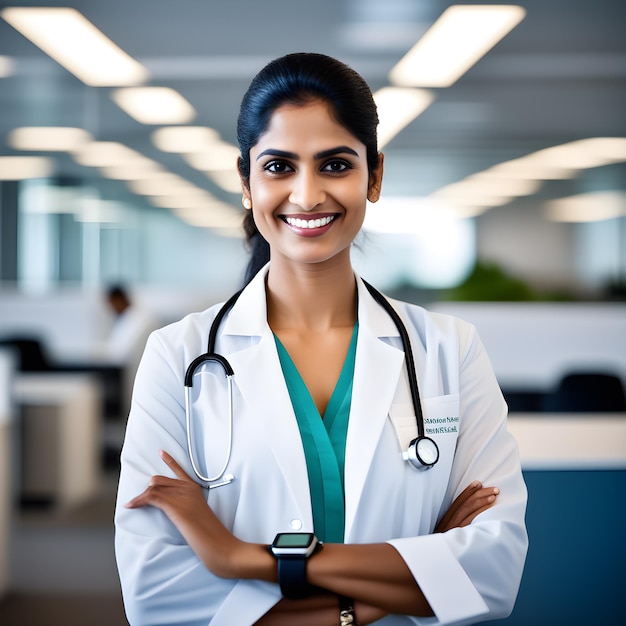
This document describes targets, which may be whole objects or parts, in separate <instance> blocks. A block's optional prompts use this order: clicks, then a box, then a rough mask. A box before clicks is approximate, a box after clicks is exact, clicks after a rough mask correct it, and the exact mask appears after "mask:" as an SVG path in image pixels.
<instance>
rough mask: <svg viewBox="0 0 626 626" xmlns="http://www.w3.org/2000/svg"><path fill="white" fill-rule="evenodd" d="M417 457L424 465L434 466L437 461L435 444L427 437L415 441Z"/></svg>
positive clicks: (437, 455) (437, 452)
mask: <svg viewBox="0 0 626 626" xmlns="http://www.w3.org/2000/svg"><path fill="white" fill-rule="evenodd" d="M416 446H417V457H418V458H419V460H420V461H421V462H422V463H423V464H424V465H428V466H430V465H434V464H435V463H436V462H437V460H438V459H439V449H438V448H437V444H436V443H435V442H434V441H433V440H432V439H430V438H428V437H422V438H421V439H418V440H417V443H416Z"/></svg>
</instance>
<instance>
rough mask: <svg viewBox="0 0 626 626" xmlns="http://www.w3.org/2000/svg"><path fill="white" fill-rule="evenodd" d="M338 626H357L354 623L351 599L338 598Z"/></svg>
mask: <svg viewBox="0 0 626 626" xmlns="http://www.w3.org/2000/svg"><path fill="white" fill-rule="evenodd" d="M339 626H359V625H358V622H357V621H356V614H355V613H354V601H353V600H352V598H346V596H339Z"/></svg>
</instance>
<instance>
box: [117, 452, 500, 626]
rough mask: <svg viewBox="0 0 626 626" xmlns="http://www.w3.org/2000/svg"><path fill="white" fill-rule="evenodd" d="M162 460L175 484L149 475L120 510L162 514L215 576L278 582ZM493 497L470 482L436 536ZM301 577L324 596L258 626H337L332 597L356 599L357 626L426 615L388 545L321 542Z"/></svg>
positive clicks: (283, 608) (260, 552) (272, 614)
mask: <svg viewBox="0 0 626 626" xmlns="http://www.w3.org/2000/svg"><path fill="white" fill-rule="evenodd" d="M161 457H162V459H163V461H164V462H165V463H166V464H167V465H168V466H169V467H170V469H171V470H172V471H173V472H174V475H175V476H176V478H168V477H166V476H154V477H153V478H152V480H151V481H150V484H149V486H148V487H147V488H146V489H145V490H144V491H143V492H142V493H141V494H140V495H138V496H137V497H135V498H133V499H132V500H131V501H130V502H128V503H127V504H126V507H127V508H138V507H143V506H154V507H157V508H159V509H161V510H162V511H163V512H164V513H165V514H166V515H167V516H168V517H169V519H170V520H171V521H172V523H173V524H174V525H175V526H176V527H177V528H178V530H179V531H180V532H181V534H182V535H183V537H184V538H185V540H186V541H187V543H188V544H189V546H190V547H191V549H192V550H193V551H194V552H195V553H196V554H197V555H198V558H199V559H200V560H201V561H202V562H203V563H204V565H205V566H206V567H207V568H208V569H209V570H210V571H211V572H213V573H214V574H215V575H217V576H220V577H222V578H236V579H257V580H264V581H268V582H276V580H277V568H276V561H275V559H274V557H273V556H272V555H271V554H270V553H269V551H268V550H267V548H266V546H264V545H262V544H254V543H249V542H245V541H242V540H240V539H238V538H237V537H235V536H234V535H233V534H232V533H231V532H230V531H229V530H228V529H227V528H226V527H225V526H224V525H223V524H222V523H221V521H220V520H219V519H218V518H217V516H216V515H215V514H214V513H213V511H212V510H211V508H210V507H209V506H208V505H207V502H206V499H205V496H204V493H203V491H202V488H201V487H200V486H199V485H198V484H197V483H196V482H195V481H193V480H192V479H191V478H190V477H189V476H188V475H187V474H186V472H185V471H184V470H183V469H182V468H181V467H180V465H179V464H178V463H177V462H176V461H175V460H174V459H173V458H172V457H171V456H170V455H169V454H168V453H167V452H161ZM498 493H499V490H498V489H497V488H496V487H483V486H482V485H481V484H480V483H479V482H477V481H475V482H473V483H471V484H470V485H469V486H468V487H467V488H466V489H465V490H464V491H463V492H462V493H461V494H460V495H459V496H458V497H457V499H456V500H455V501H454V502H453V503H452V505H451V506H450V508H449V510H448V511H447V512H446V514H445V515H444V516H443V517H442V519H441V520H440V521H439V523H438V524H437V527H436V528H435V532H445V531H447V530H450V529H451V528H456V527H462V526H466V525H468V524H469V523H471V521H472V520H473V519H474V518H475V517H476V516H477V515H478V514H479V513H481V512H482V511H485V510H486V509H488V508H489V507H491V506H492V505H493V503H494V502H495V500H496V497H497V495H498ZM307 579H308V580H309V582H310V583H311V584H313V585H315V586H317V587H321V588H323V589H326V590H328V593H326V594H320V595H316V596H313V597H311V598H308V599H305V600H286V599H284V600H281V601H280V602H279V603H278V604H277V605H276V606H275V607H274V608H273V609H272V610H271V611H269V612H268V613H267V614H266V615H265V616H264V617H263V618H261V620H259V622H257V624H258V626H281V625H282V624H285V625H287V624H291V623H293V620H294V619H295V618H297V620H298V623H299V624H302V625H303V626H306V625H307V624H309V623H310V624H312V625H315V626H321V625H323V624H329V625H331V624H332V625H333V626H334V625H335V624H337V621H338V609H337V596H338V595H345V596H349V597H351V598H354V599H355V609H356V613H357V615H358V619H359V623H360V624H369V623H371V622H373V621H376V620H378V619H381V618H382V617H384V616H385V615H386V614H388V613H399V614H405V615H432V610H431V608H430V606H429V604H428V602H427V601H426V598H425V597H424V595H423V594H422V592H421V590H420V589H419V586H418V585H417V583H416V582H415V579H414V578H413V576H412V574H411V572H410V571H409V569H408V567H407V565H406V564H405V562H404V560H403V559H402V557H401V556H400V554H399V553H398V552H397V551H396V549H395V548H394V547H393V546H391V545H389V544H387V543H378V544H359V545H353V544H349V545H348V544H346V545H344V544H326V545H325V546H324V549H323V550H322V551H321V552H319V553H317V554H316V555H315V556H314V557H312V558H311V559H310V561H309V564H308V567H307Z"/></svg>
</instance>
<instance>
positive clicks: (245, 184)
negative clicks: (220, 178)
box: [237, 157, 252, 206]
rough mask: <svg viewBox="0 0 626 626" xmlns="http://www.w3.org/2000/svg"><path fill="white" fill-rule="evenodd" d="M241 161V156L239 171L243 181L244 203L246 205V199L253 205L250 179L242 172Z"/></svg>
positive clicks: (239, 158) (238, 160) (238, 162)
mask: <svg viewBox="0 0 626 626" xmlns="http://www.w3.org/2000/svg"><path fill="white" fill-rule="evenodd" d="M240 163H241V157H238V158H237V172H238V174H239V180H240V182H241V193H242V196H243V197H242V203H244V206H245V202H246V200H247V201H248V202H249V203H250V206H252V197H251V194H250V184H249V181H248V180H247V179H246V178H245V177H244V176H243V174H242V173H241V167H240Z"/></svg>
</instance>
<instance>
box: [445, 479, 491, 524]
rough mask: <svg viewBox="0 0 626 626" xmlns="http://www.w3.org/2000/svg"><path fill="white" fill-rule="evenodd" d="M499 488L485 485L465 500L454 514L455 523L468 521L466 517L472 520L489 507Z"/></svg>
mask: <svg viewBox="0 0 626 626" xmlns="http://www.w3.org/2000/svg"><path fill="white" fill-rule="evenodd" d="M499 493H500V490H499V489H498V488H497V487H487V488H484V489H481V490H480V491H479V492H477V493H475V494H474V496H473V497H472V498H471V499H470V500H467V501H466V502H465V503H464V504H463V506H461V507H460V508H459V509H458V510H457V512H456V515H455V522H456V523H455V525H457V524H463V522H465V523H469V522H466V520H467V519H469V520H470V521H471V520H473V519H474V518H475V517H476V516H477V515H478V514H479V513H482V512H483V511H484V510H486V509H488V508H490V507H491V506H492V505H493V504H494V503H495V501H496V498H497V496H498V494H499Z"/></svg>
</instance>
